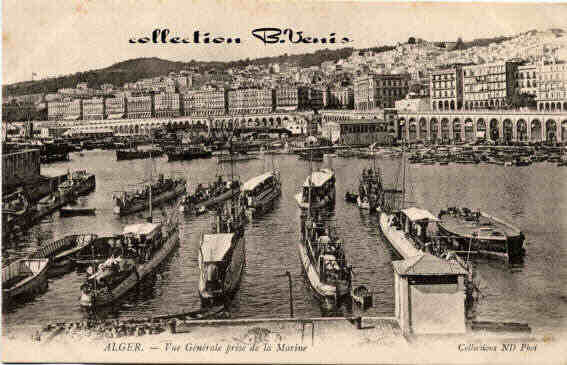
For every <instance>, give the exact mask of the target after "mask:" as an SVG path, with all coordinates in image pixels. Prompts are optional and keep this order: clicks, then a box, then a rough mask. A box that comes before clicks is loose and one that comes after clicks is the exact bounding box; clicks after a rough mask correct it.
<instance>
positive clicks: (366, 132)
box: [322, 119, 395, 146]
mask: <svg viewBox="0 0 567 365" xmlns="http://www.w3.org/2000/svg"><path fill="white" fill-rule="evenodd" d="M322 136H323V137H325V138H327V139H329V140H330V141H331V142H332V143H338V144H341V145H349V146H352V145H371V144H373V143H378V144H380V145H391V144H392V143H393V142H394V139H395V137H394V136H393V135H392V134H391V133H389V132H388V123H387V122H385V121H383V120H378V119H374V120H365V119H355V120H349V121H336V122H335V121H333V122H327V123H325V124H324V125H323V127H322Z"/></svg>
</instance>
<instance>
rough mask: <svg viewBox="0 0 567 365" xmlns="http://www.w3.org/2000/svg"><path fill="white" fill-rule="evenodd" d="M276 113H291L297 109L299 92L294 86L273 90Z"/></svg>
mask: <svg viewBox="0 0 567 365" xmlns="http://www.w3.org/2000/svg"><path fill="white" fill-rule="evenodd" d="M274 101H275V110H276V111H293V110H297V109H298V108H299V91H298V88H297V87H295V86H282V87H278V88H276V89H274Z"/></svg>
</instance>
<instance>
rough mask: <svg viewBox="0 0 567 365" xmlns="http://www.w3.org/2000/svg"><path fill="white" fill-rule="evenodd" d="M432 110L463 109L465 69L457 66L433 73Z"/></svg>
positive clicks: (431, 83) (431, 89)
mask: <svg viewBox="0 0 567 365" xmlns="http://www.w3.org/2000/svg"><path fill="white" fill-rule="evenodd" d="M430 85H431V88H430V91H429V95H430V98H431V109H432V110H458V109H461V108H462V107H463V69H462V67H461V66H455V67H452V68H448V69H445V70H435V71H433V72H432V73H431V82H430Z"/></svg>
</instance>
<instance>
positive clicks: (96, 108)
mask: <svg viewBox="0 0 567 365" xmlns="http://www.w3.org/2000/svg"><path fill="white" fill-rule="evenodd" d="M83 119H84V120H94V119H104V99H103V98H92V99H85V100H83Z"/></svg>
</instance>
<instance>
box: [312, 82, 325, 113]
mask: <svg viewBox="0 0 567 365" xmlns="http://www.w3.org/2000/svg"><path fill="white" fill-rule="evenodd" d="M309 99H310V103H311V108H315V109H323V108H326V107H327V106H328V105H329V90H328V89H327V88H326V87H324V86H318V87H312V88H311V95H310V98H309Z"/></svg>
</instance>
